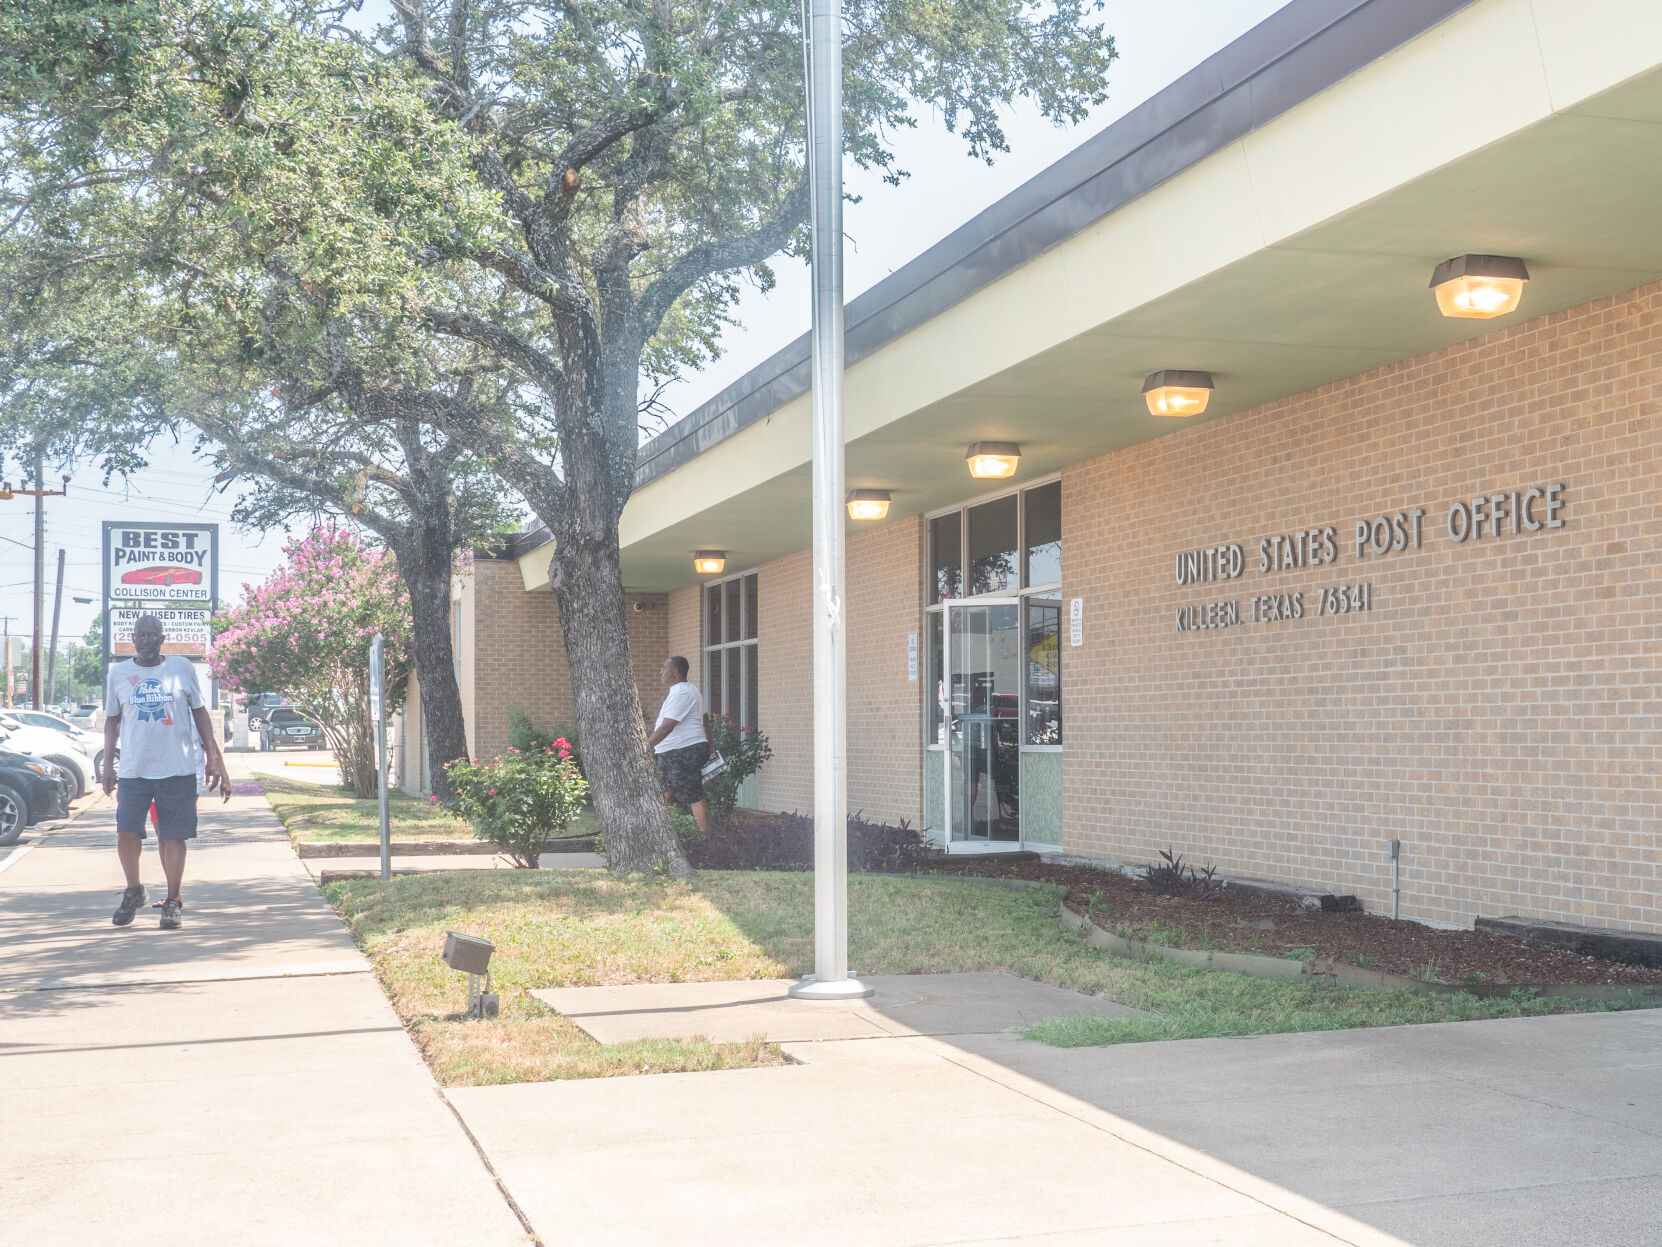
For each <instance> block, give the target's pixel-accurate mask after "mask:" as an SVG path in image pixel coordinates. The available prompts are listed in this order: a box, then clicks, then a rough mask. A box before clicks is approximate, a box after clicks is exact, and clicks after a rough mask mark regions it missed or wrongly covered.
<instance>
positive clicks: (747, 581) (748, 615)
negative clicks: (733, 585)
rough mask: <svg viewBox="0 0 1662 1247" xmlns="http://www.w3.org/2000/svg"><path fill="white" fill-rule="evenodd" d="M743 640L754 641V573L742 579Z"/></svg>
mask: <svg viewBox="0 0 1662 1247" xmlns="http://www.w3.org/2000/svg"><path fill="white" fill-rule="evenodd" d="M744 639H745V640H747V641H753V640H755V639H756V573H755V572H751V573H750V575H748V576H746V577H745V578H744Z"/></svg>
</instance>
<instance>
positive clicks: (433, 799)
mask: <svg viewBox="0 0 1662 1247" xmlns="http://www.w3.org/2000/svg"><path fill="white" fill-rule="evenodd" d="M438 803H439V799H438V798H437V797H428V798H427V804H428V805H437V804H438Z"/></svg>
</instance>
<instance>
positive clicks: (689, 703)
mask: <svg viewBox="0 0 1662 1247" xmlns="http://www.w3.org/2000/svg"><path fill="white" fill-rule="evenodd" d="M665 719H674V720H675V726H674V727H673V728H672V729H670V733H669V735H668V736H666V737H664V738H663V739H662V740H661V741H659V742H658V743H657V745H655V746H654V747H653V752H654V753H668V752H669V751H670V750H671V749H685V748H687V747H688V746H690V745H702V744H703V743H704V699H703V698H702V697H700V696H699V695H698V689H697V688H696V687H694V685H693V683H692V681H691V680H682V681H681V683H679V684H674V685H671V686H670V690H669V696H668V697H666V698H664V704H663V708H662V709H660V710H659V711H658V722H656V723H654V724H653V725H652V730H653V731H657V730H658V728H659V727H661V726H662V725H663V722H664V720H665Z"/></svg>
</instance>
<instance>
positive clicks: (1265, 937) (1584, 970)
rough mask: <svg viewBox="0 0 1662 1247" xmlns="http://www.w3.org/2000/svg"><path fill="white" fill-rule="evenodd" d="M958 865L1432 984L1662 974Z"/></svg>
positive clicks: (1238, 900) (1160, 935)
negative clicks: (1054, 886) (1062, 888)
mask: <svg viewBox="0 0 1662 1247" xmlns="http://www.w3.org/2000/svg"><path fill="white" fill-rule="evenodd" d="M959 862H965V863H966V864H964V865H962V866H960V865H959V864H958V863H959ZM953 866H954V869H953V873H955V874H975V875H985V876H992V877H997V878H1008V879H1038V880H1042V881H1044V882H1046V883H1060V884H1062V885H1064V886H1065V887H1066V888H1067V889H1068V895H1067V899H1066V901H1065V903H1066V905H1067V906H1068V908H1069V909H1071V910H1073V911H1074V912H1075V913H1079V914H1085V913H1089V915H1090V917H1091V920H1092V921H1093V922H1095V923H1096V925H1097V926H1099V927H1101V928H1102V929H1103V930H1105V931H1112V932H1115V933H1116V934H1119V935H1121V936H1124V937H1125V938H1127V939H1135V940H1151V941H1152V942H1154V943H1162V944H1170V945H1172V946H1174V947H1180V948H1210V949H1214V950H1217V951H1221V952H1237V953H1260V954H1263V955H1264V956H1269V957H1284V956H1286V955H1287V954H1288V953H1290V952H1297V951H1298V950H1301V949H1307V950H1311V951H1313V952H1314V953H1315V955H1316V956H1317V957H1324V958H1329V959H1331V960H1333V961H1335V962H1337V963H1339V964H1341V965H1350V966H1362V967H1365V968H1367V969H1372V970H1384V971H1386V972H1388V973H1391V974H1402V975H1407V976H1408V977H1410V978H1417V979H1423V980H1426V981H1428V982H1435V983H1461V984H1466V983H1470V984H1480V983H1496V984H1516V985H1527V984H1532V983H1538V984H1547V983H1598V984H1606V983H1608V984H1614V985H1628V984H1641V983H1662V970H1657V969H1652V968H1650V967H1647V966H1632V965H1624V964H1623V963H1621V962H1617V961H1604V960H1601V959H1599V958H1597V957H1582V956H1578V955H1577V954H1575V953H1569V952H1562V951H1560V950H1558V949H1553V948H1537V947H1535V946H1533V945H1530V944H1524V943H1522V942H1520V941H1518V940H1512V939H1507V938H1506V937H1505V936H1500V935H1491V934H1489V933H1488V932H1486V931H1450V930H1444V929H1442V928H1438V927H1428V926H1424V925H1422V924H1420V923H1418V922H1409V921H1406V920H1403V921H1393V920H1392V919H1390V918H1387V917H1383V916H1381V915H1379V914H1368V913H1355V912H1352V913H1343V912H1338V913H1334V912H1323V911H1321V910H1306V909H1301V908H1300V907H1299V906H1298V905H1297V904H1296V903H1294V902H1291V901H1281V900H1270V899H1267V898H1264V897H1259V896H1249V895H1247V894H1246V893H1244V892H1235V893H1231V892H1230V891H1229V890H1228V889H1227V888H1225V889H1224V891H1223V893H1222V895H1220V896H1217V897H1215V898H1213V899H1212V900H1205V901H1203V900H1200V899H1198V898H1195V897H1178V896H1159V895H1156V894H1155V892H1154V891H1153V890H1152V889H1151V888H1150V887H1149V886H1148V884H1146V883H1144V882H1143V881H1142V880H1141V879H1138V878H1135V877H1133V876H1130V875H1123V874H1120V873H1119V872H1117V871H1112V870H1100V869H1097V868H1095V867H1092V866H1063V865H1051V864H1047V863H1045V862H1033V861H1020V862H1000V861H999V860H998V859H997V858H981V859H980V860H978V861H975V862H974V863H973V864H969V863H968V860H967V859H963V858H960V859H957V861H955V862H954V863H953Z"/></svg>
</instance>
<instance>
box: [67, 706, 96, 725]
mask: <svg viewBox="0 0 1662 1247" xmlns="http://www.w3.org/2000/svg"><path fill="white" fill-rule="evenodd" d="M98 710H99V706H98V703H97V702H95V701H84V702H82V703H81V704H80V705H79V706H76V707H75V708H74V709H73V710H71V711H70V712H69V713H68V714H66V715H64V718H66V719H68V720H69V721H70V722H71V723H73V724H74V725H75V726H76V727H84V728H90V727H91V726H92V723H93V720H94V719H96V718H97V717H98Z"/></svg>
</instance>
